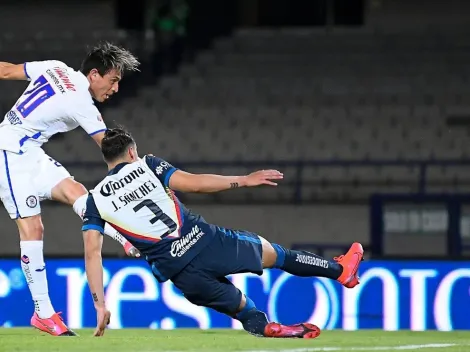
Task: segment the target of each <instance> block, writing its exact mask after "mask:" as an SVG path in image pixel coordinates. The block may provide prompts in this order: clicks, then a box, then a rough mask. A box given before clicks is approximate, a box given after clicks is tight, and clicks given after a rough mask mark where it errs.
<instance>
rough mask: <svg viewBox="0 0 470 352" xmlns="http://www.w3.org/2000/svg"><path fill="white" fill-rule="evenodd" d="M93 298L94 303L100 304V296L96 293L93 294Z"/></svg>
mask: <svg viewBox="0 0 470 352" xmlns="http://www.w3.org/2000/svg"><path fill="white" fill-rule="evenodd" d="M91 295H92V296H93V301H95V302H98V295H97V294H96V293H92V294H91Z"/></svg>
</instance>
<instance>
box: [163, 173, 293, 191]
mask: <svg viewBox="0 0 470 352" xmlns="http://www.w3.org/2000/svg"><path fill="white" fill-rule="evenodd" d="M283 177H284V175H283V174H282V173H281V172H279V171H277V170H260V171H256V172H253V173H251V174H249V175H246V176H222V175H212V174H191V173H188V172H185V171H181V170H176V171H175V172H174V173H173V174H172V175H171V177H170V179H169V186H170V188H171V189H174V190H176V191H180V192H194V193H213V192H220V191H225V190H228V189H233V188H238V187H256V186H260V185H268V186H277V183H276V182H274V181H277V180H281V179H282V178H283Z"/></svg>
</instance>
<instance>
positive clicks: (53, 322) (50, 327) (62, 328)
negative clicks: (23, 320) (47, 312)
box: [31, 312, 77, 336]
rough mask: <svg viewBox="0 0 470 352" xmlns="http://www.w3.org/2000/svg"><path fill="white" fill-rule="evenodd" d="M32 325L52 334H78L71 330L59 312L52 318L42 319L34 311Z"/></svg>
mask: <svg viewBox="0 0 470 352" xmlns="http://www.w3.org/2000/svg"><path fill="white" fill-rule="evenodd" d="M31 325H32V326H33V327H35V328H36V329H39V330H41V331H44V332H47V333H48V334H50V335H52V336H77V334H76V333H74V332H73V331H72V330H70V329H69V328H68V327H67V325H65V324H64V321H63V320H62V318H61V317H60V312H59V313H54V315H53V316H51V317H50V318H46V319H42V318H40V317H39V315H37V313H36V312H34V314H33V316H32V318H31Z"/></svg>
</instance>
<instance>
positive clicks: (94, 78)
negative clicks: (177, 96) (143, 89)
mask: <svg viewBox="0 0 470 352" xmlns="http://www.w3.org/2000/svg"><path fill="white" fill-rule="evenodd" d="M120 80H121V73H120V72H119V71H118V70H115V69H112V70H111V71H109V72H108V73H107V74H105V75H104V76H101V75H100V74H99V73H98V71H96V72H91V75H90V91H91V93H92V95H93V98H95V100H97V101H99V102H100V103H102V102H104V101H106V100H108V99H109V98H110V97H111V96H112V95H113V94H115V93H117V92H118V90H119V81H120Z"/></svg>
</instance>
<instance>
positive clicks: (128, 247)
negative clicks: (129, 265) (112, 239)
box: [124, 242, 140, 258]
mask: <svg viewBox="0 0 470 352" xmlns="http://www.w3.org/2000/svg"><path fill="white" fill-rule="evenodd" d="M124 251H125V252H126V254H127V256H128V257H133V258H140V252H139V250H138V249H137V248H135V247H134V246H133V245H132V244H131V243H130V242H127V243H126V244H125V245H124Z"/></svg>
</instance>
